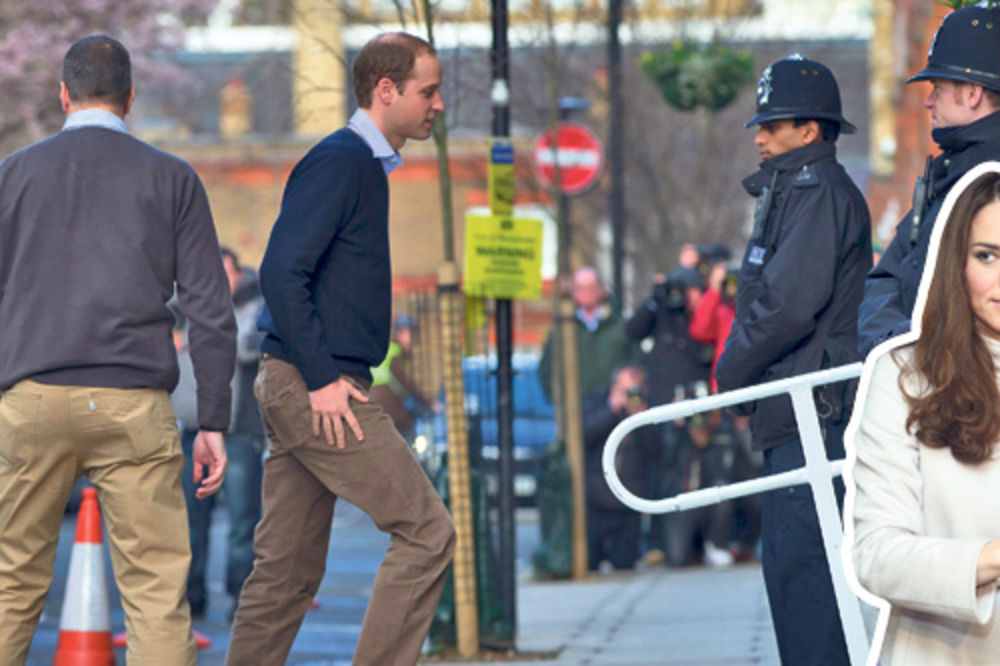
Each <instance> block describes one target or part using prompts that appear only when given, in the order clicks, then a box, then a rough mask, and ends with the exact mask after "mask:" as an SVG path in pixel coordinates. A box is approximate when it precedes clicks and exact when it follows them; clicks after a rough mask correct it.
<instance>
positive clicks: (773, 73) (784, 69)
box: [746, 53, 855, 134]
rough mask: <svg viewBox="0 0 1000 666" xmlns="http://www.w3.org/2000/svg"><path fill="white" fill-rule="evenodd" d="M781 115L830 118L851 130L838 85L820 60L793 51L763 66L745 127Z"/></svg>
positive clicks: (843, 127)
mask: <svg viewBox="0 0 1000 666" xmlns="http://www.w3.org/2000/svg"><path fill="white" fill-rule="evenodd" d="M783 118H809V119H817V120H830V121H833V122H835V123H838V124H839V125H840V131H841V132H843V133H844V134H851V133H852V132H854V131H855V127H854V125H852V124H851V123H849V122H847V119H846V118H844V116H843V115H841V112H840V88H838V87H837V80H836V79H835V78H833V72H831V71H830V69H829V68H828V67H827V66H826V65H824V64H823V63H820V62H816V61H815V60H808V59H806V58H803V57H802V56H801V55H799V54H797V53H796V54H793V55H790V56H788V57H787V58H785V59H784V60H779V61H778V62H776V63H773V64H771V65H768V66H767V69H765V70H764V72H763V73H762V74H761V75H760V80H759V81H758V82H757V113H755V114H754V116H753V118H751V119H750V120H748V121H747V123H746V127H750V126H751V125H760V124H761V123H766V122H770V121H772V120H781V119H783Z"/></svg>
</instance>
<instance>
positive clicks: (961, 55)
mask: <svg viewBox="0 0 1000 666" xmlns="http://www.w3.org/2000/svg"><path fill="white" fill-rule="evenodd" d="M927 79H952V80H953V81H965V82H968V83H978V84H979V85H981V86H983V87H985V88H990V89H991V90H997V91H1000V8H998V9H987V8H986V7H980V6H978V5H977V6H973V7H963V8H962V9H956V10H955V11H953V12H952V13H950V14H948V15H947V16H945V17H944V20H943V21H942V22H941V27H939V28H938V30H937V32H936V33H934V39H933V40H932V41H931V49H930V51H928V52H927V66H926V67H924V68H923V70H921V71H920V72H918V73H917V74H916V75H914V76H912V77H910V79H909V80H908V81H907V83H912V82H914V81H926V80H927Z"/></svg>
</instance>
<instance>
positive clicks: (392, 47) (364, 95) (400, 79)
mask: <svg viewBox="0 0 1000 666" xmlns="http://www.w3.org/2000/svg"><path fill="white" fill-rule="evenodd" d="M425 53H429V54H431V55H436V52H435V50H434V47H433V46H431V45H430V44H429V43H428V42H427V41H425V40H423V39H421V38H420V37H417V36H416V35H411V34H409V33H407V32H386V33H382V34H381V35H378V36H377V37H373V38H372V39H370V40H369V41H368V43H367V44H365V45H364V46H363V47H361V51H360V52H359V53H358V56H357V57H356V58H355V59H354V66H353V68H352V71H353V76H354V97H355V98H356V99H357V100H358V106H360V107H361V108H363V109H367V108H369V107H371V105H372V91H373V90H375V85H376V84H377V83H378V82H379V81H381V80H382V79H384V78H387V79H389V80H390V81H392V82H393V84H395V86H396V89H397V90H399V91H400V92H402V91H403V86H404V84H405V83H406V82H407V81H409V80H410V79H411V78H413V64H414V62H416V59H417V56H418V55H423V54H425Z"/></svg>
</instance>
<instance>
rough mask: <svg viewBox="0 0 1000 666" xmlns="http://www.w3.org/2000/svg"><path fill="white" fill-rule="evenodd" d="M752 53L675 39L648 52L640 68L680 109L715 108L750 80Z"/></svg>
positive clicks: (716, 109) (643, 56)
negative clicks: (667, 44) (665, 46)
mask: <svg viewBox="0 0 1000 666" xmlns="http://www.w3.org/2000/svg"><path fill="white" fill-rule="evenodd" d="M753 67H754V62H753V56H752V55H751V54H750V53H749V52H748V51H745V50H739V51H737V50H735V49H729V48H726V47H724V46H721V45H719V44H692V43H688V42H680V41H677V42H674V43H673V44H672V45H671V46H670V48H668V49H664V50H661V51H647V52H646V53H644V54H643V55H642V57H641V58H640V59H639V69H640V70H641V71H642V73H643V74H645V75H646V76H647V77H648V78H649V79H650V80H651V81H652V82H653V83H654V84H656V86H657V88H659V90H660V93H661V94H662V95H663V97H664V98H665V99H666V100H667V102H669V103H670V105H671V106H674V107H676V108H678V109H680V110H682V111H693V110H694V109H697V108H703V109H707V110H709V111H718V110H719V109H721V108H723V107H725V106H726V105H728V104H729V103H731V102H732V101H733V100H734V99H736V96H737V95H738V94H739V93H740V90H742V89H743V87H744V86H745V85H747V84H748V83H750V82H751V81H753V74H754V70H753Z"/></svg>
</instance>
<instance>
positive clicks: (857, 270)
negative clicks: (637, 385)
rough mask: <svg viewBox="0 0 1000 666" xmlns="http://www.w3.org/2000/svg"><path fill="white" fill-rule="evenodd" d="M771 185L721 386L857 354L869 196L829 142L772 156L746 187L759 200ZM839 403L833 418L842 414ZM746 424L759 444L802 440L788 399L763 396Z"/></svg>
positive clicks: (742, 283) (747, 260)
mask: <svg viewBox="0 0 1000 666" xmlns="http://www.w3.org/2000/svg"><path fill="white" fill-rule="evenodd" d="M775 174H776V178H775ZM772 181H773V182H774V191H773V194H772V196H771V202H770V204H771V205H770V207H769V213H768V214H764V213H762V212H760V211H759V212H758V214H757V216H756V219H755V227H759V229H757V230H756V233H755V234H754V235H752V236H751V240H750V242H749V243H748V245H747V249H746V253H745V255H744V257H743V265H742V268H741V269H740V276H739V289H738V293H737V303H736V318H735V320H734V321H733V328H732V331H731V332H730V334H729V338H728V339H727V340H726V348H725V351H724V352H723V354H722V356H721V357H720V358H719V363H718V366H717V368H716V371H715V376H716V379H717V380H718V382H719V386H720V389H733V388H741V387H744V386H749V385H754V384H759V383H762V382H766V381H770V380H774V379H781V378H785V377H791V376H793V375H799V374H802V373H805V372H811V371H814V370H819V369H821V368H823V367H833V366H837V365H842V364H844V363H849V362H851V361H854V360H856V359H857V311H858V305H859V303H860V302H861V296H862V291H863V284H864V279H865V274H866V273H867V272H868V270H869V269H870V268H871V265H872V251H871V221H870V218H869V213H868V207H867V205H866V204H865V200H864V197H863V196H862V195H861V192H860V191H859V190H858V188H857V186H856V185H855V184H854V183H853V181H851V179H850V177H849V176H848V175H847V173H846V172H845V171H844V168H843V167H842V166H841V165H840V164H839V163H837V160H836V147H835V144H834V143H832V142H825V141H824V142H820V143H816V144H810V145H807V146H803V147H801V148H796V149H793V150H790V151H788V152H786V153H783V154H781V155H778V156H776V157H773V158H771V159H769V160H766V161H765V162H763V163H762V164H761V167H760V170H759V171H758V172H757V173H755V174H753V175H752V176H750V177H749V178H747V179H746V180H744V181H743V186H744V187H745V188H746V190H747V192H749V193H750V194H751V195H753V196H757V197H759V200H758V205H760V202H761V201H764V200H766V199H767V196H766V195H764V196H762V194H764V190H765V188H770V185H771V183H772ZM758 234H759V236H758ZM837 406H839V407H840V409H839V410H837V413H835V414H834V415H833V416H834V417H835V418H836V417H839V418H846V416H844V414H846V409H844V408H843V405H842V404H840V405H835V407H837ZM818 407H819V408H820V410H821V411H822V408H823V407H824V405H818ZM750 428H751V432H752V434H753V439H754V447H755V448H770V447H771V446H774V445H776V444H779V443H782V442H786V441H788V440H791V439H794V438H796V437H797V436H798V431H797V429H796V425H795V417H794V413H793V412H792V405H791V400H790V398H789V397H788V396H787V395H781V396H777V397H774V398H767V399H764V400H761V401H758V402H757V403H756V406H755V409H754V412H753V415H752V417H751V422H750Z"/></svg>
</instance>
